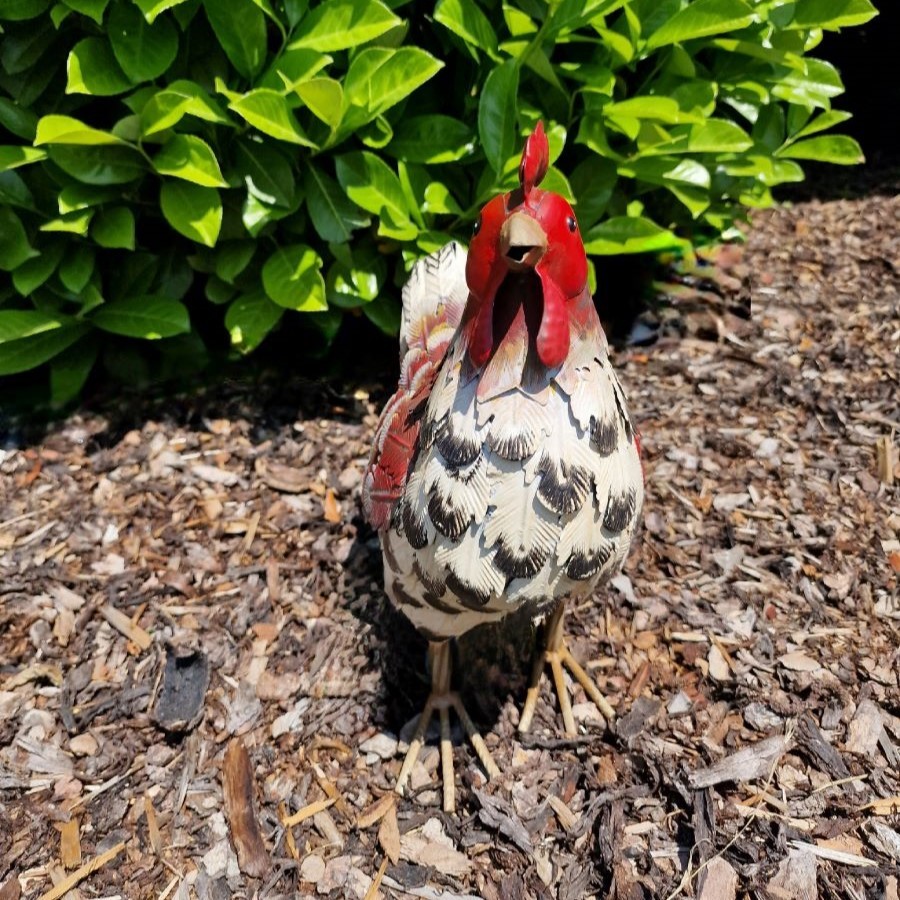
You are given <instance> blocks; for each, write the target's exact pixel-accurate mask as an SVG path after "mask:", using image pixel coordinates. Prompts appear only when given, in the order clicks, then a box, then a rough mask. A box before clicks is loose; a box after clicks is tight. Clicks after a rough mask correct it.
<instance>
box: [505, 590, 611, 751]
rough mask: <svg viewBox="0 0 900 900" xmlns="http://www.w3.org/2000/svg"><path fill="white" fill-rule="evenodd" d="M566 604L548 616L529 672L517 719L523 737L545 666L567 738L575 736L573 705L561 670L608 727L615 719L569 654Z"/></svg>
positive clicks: (535, 704) (531, 716) (590, 679)
mask: <svg viewBox="0 0 900 900" xmlns="http://www.w3.org/2000/svg"><path fill="white" fill-rule="evenodd" d="M564 613H565V603H560V604H559V605H558V606H557V607H556V609H554V610H553V612H552V613H551V614H550V617H549V618H548V620H547V625H546V629H545V631H546V638H545V647H544V652H543V653H541V654H539V655H538V656H537V658H536V659H535V661H534V668H533V669H532V670H531V681H530V682H529V685H528V693H527V694H526V696H525V705H524V706H523V707H522V715H521V717H520V718H519V731H520V732H522V733H524V732H526V731H528V729H529V728H531V720H532V718H533V717H534V710H535V707H536V706H537V699H538V693H539V692H540V686H541V675H542V674H543V672H544V666H546V665H548V664H549V666H550V672H551V673H552V675H553V684H554V686H555V687H556V695H557V697H559V708H560V710H561V712H562V718H563V726H564V727H565V729H566V734H577V733H578V732H577V729H576V727H575V717H574V716H573V715H572V701H571V700H570V699H569V691H568V689H567V688H566V681H565V676H564V675H563V666H565V668H567V669H568V670H569V672H570V673H571V675H572V677H573V678H574V679H575V680H576V681H577V682H578V683H579V684H580V685H581V686H582V687H583V688H584V692H585V693H586V694H587V695H588V697H590V698H591V700H592V701H593V702H594V704H595V705H596V707H597V709H598V710H600V713H601V715H602V716H603V717H604V718H605V719H606V723H607V725H611V724H612V722H613V720H614V719H615V717H616V713H615V710H614V709H613V708H612V707H611V706H610V705H609V701H608V700H607V699H606V697H604V696H603V694H601V693H600V691H599V690H598V689H597V685H596V684H594V681H593V679H592V678H591V677H590V675H588V673H587V672H585V671H584V669H583V668H582V667H581V666H580V665H579V663H578V661H577V660H576V659H575V657H574V656H572V654H571V653H570V652H569V648H568V647H567V646H566V639H565V634H564V629H563V615H564Z"/></svg>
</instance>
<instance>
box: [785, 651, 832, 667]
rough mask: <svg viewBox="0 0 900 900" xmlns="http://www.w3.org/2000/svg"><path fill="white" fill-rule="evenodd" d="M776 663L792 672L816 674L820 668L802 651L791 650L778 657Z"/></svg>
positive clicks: (817, 663) (816, 662) (815, 661)
mask: <svg viewBox="0 0 900 900" xmlns="http://www.w3.org/2000/svg"><path fill="white" fill-rule="evenodd" d="M778 662H780V663H781V665H783V666H784V667H785V668H786V669H790V670H791V671H792V672H817V671H818V670H819V669H821V668H822V666H821V665H820V664H819V662H818V661H817V660H815V659H813V658H812V657H811V656H810V655H809V654H808V653H806V652H805V651H803V650H793V651H792V652H790V653H785V654H784V655H782V656H779V657H778Z"/></svg>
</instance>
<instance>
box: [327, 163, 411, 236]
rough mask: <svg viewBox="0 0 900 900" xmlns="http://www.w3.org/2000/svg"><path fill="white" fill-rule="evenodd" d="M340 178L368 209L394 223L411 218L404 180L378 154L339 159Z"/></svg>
mask: <svg viewBox="0 0 900 900" xmlns="http://www.w3.org/2000/svg"><path fill="white" fill-rule="evenodd" d="M335 165H336V167H337V177H338V181H339V182H340V185H341V187H342V188H343V189H344V192H345V193H346V194H347V196H348V197H349V198H350V199H351V200H352V201H353V202H354V203H355V204H356V205H357V206H360V207H362V208H363V209H364V210H366V211H367V212H370V213H375V214H376V215H379V216H383V215H384V214H385V213H386V214H387V215H388V216H389V217H390V218H391V221H393V222H405V221H408V219H409V209H408V208H407V204H406V200H405V199H404V196H403V188H402V187H401V186H400V180H399V179H398V178H397V176H396V175H395V174H394V173H393V172H392V171H391V169H390V167H389V166H388V165H387V164H386V163H385V162H384V161H383V160H382V159H381V158H380V157H378V156H376V155H375V154H374V153H369V152H368V151H365V150H363V151H362V152H359V153H347V154H345V155H344V156H339V157H338V158H337V159H336V160H335Z"/></svg>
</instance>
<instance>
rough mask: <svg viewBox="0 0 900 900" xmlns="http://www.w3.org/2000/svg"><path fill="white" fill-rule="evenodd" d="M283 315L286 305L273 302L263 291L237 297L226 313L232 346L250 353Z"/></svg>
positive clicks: (242, 351)
mask: <svg viewBox="0 0 900 900" xmlns="http://www.w3.org/2000/svg"><path fill="white" fill-rule="evenodd" d="M283 315H284V307H283V306H279V305H278V304H277V303H273V302H272V301H271V300H270V299H269V298H268V297H267V296H266V295H265V294H264V293H263V292H262V291H256V292H254V293H252V294H243V295H242V296H240V297H237V298H236V299H235V300H233V301H232V302H231V304H230V306H229V307H228V310H227V311H226V313H225V327H226V328H227V329H228V335H229V337H230V338H231V346H232V347H234V348H235V349H236V350H238V351H240V352H241V353H250V352H251V351H253V350H255V349H256V348H257V347H258V346H259V345H260V344H261V343H262V341H263V339H264V338H265V337H266V335H267V334H268V333H269V332H270V331H271V330H272V329H273V328H274V327H275V326H276V325H277V324H278V323H279V322H280V321H281V317H282V316H283Z"/></svg>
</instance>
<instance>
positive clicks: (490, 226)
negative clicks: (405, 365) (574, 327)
mask: <svg viewBox="0 0 900 900" xmlns="http://www.w3.org/2000/svg"><path fill="white" fill-rule="evenodd" d="M549 163H550V147H549V144H548V143H547V135H546V134H545V133H544V126H543V123H541V122H538V124H537V127H536V128H535V130H534V132H533V133H532V134H530V135H529V136H528V138H527V140H526V141H525V149H524V151H523V152H522V161H521V163H520V164H519V187H518V188H516V189H515V190H513V191H510V192H509V193H507V194H500V195H499V196H497V197H494V198H493V199H492V200H491V201H490V202H488V203H487V205H486V206H485V207H484V208H483V209H482V210H481V215H479V217H478V221H477V222H476V224H475V230H474V234H473V237H472V240H471V243H470V245H469V254H468V258H467V261H466V282H467V283H468V287H469V308H468V310H467V317H468V321H469V328H470V329H471V330H470V332H469V354H470V357H471V360H472V362H473V363H474V364H475V365H476V366H482V365H484V364H485V363H486V362H487V361H488V360H489V359H490V358H491V355H492V354H493V353H494V352H496V350H497V349H498V347H499V346H500V344H501V342H502V341H503V340H504V337H505V336H506V333H507V331H509V329H510V328H511V327H512V326H513V323H514V322H515V320H516V317H517V316H521V317H524V320H525V325H526V327H527V329H528V336H529V343H530V345H531V346H532V348H533V350H534V351H535V352H536V354H537V357H538V359H539V360H540V362H541V363H542V364H543V365H544V366H545V367H546V368H547V369H553V368H555V367H556V366H559V365H561V364H562V362H563V360H564V359H565V358H566V356H567V354H568V352H569V342H570V314H571V313H572V312H573V307H574V305H575V304H574V301H575V300H577V299H578V298H579V297H582V296H583V295H584V294H585V292H586V291H587V271H588V270H587V258H586V257H585V253H584V244H583V243H582V240H581V234H580V233H579V230H578V221H577V219H576V218H575V213H574V212H573V211H572V207H571V206H569V204H568V203H567V202H566V200H565V199H564V198H563V197H561V196H559V194H554V193H552V192H551V191H542V190H541V189H540V188H539V187H538V185H539V184H540V183H541V180H542V179H543V177H544V175H545V174H546V173H547V167H548V165H549Z"/></svg>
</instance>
